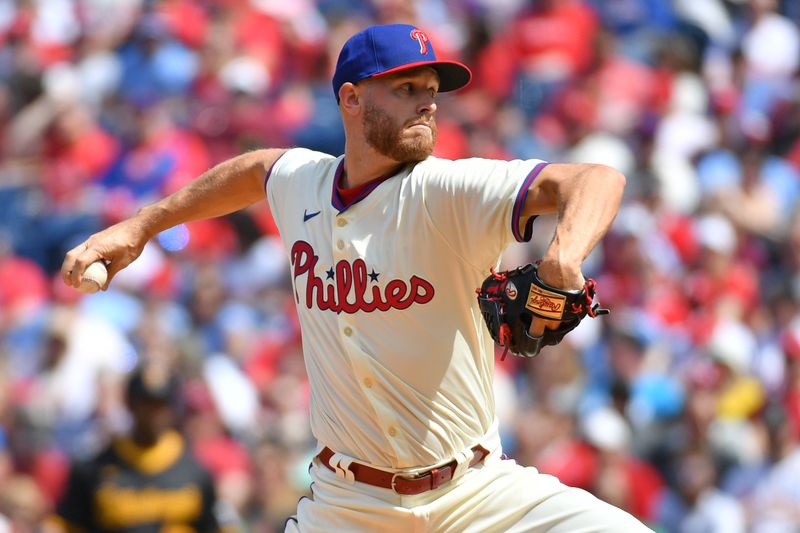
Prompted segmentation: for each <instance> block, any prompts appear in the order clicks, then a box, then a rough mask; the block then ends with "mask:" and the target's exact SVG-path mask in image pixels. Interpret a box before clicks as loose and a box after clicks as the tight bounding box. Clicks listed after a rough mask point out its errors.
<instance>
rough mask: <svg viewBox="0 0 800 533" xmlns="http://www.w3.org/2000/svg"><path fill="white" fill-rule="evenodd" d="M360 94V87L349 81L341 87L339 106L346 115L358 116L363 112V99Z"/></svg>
mask: <svg viewBox="0 0 800 533" xmlns="http://www.w3.org/2000/svg"><path fill="white" fill-rule="evenodd" d="M358 93H359V90H358V87H356V86H355V85H354V84H352V83H350V82H349V81H348V82H346V83H343V84H342V86H341V87H339V105H340V106H341V107H342V110H343V111H344V112H345V113H347V114H349V115H356V114H358V112H359V111H360V110H361V98H360V95H359V94H358Z"/></svg>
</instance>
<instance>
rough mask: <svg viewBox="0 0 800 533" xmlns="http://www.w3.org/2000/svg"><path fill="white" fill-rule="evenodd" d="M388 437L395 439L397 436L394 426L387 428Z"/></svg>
mask: <svg viewBox="0 0 800 533" xmlns="http://www.w3.org/2000/svg"><path fill="white" fill-rule="evenodd" d="M389 436H390V437H396V436H397V430H396V429H395V428H394V426H390V427H389Z"/></svg>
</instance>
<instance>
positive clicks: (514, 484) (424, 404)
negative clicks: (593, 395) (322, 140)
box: [62, 24, 648, 533]
mask: <svg viewBox="0 0 800 533" xmlns="http://www.w3.org/2000/svg"><path fill="white" fill-rule="evenodd" d="M470 78H471V73H470V71H469V70H468V69H467V68H466V67H465V66H463V65H461V64H459V63H455V62H448V61H441V60H437V58H436V56H435V52H434V49H433V43H431V42H430V40H429V38H428V36H427V35H426V34H425V33H424V32H422V31H420V30H419V29H418V28H415V27H413V26H407V25H402V24H392V25H383V26H372V27H369V28H367V29H365V30H364V31H362V32H360V33H358V34H356V35H354V36H353V37H351V38H350V39H349V40H348V41H347V43H346V44H345V45H344V47H343V49H342V51H341V54H340V56H339V60H338V63H337V66H336V72H335V74H334V78H333V90H334V95H335V97H336V99H337V101H338V102H339V109H340V113H341V117H342V120H343V122H344V127H345V133H346V139H347V141H346V148H345V154H344V155H343V156H339V157H334V156H331V155H328V154H323V153H319V152H313V151H310V150H306V149H301V148H295V149H290V150H283V149H265V150H259V151H254V152H251V153H247V154H244V155H241V156H239V157H236V158H233V159H231V160H228V161H226V162H223V163H221V164H219V165H218V166H216V167H214V168H213V169H211V170H209V171H208V172H206V173H204V174H203V175H201V176H200V177H199V178H198V179H197V180H195V181H194V182H193V183H191V184H189V185H188V186H186V187H185V188H184V189H181V190H179V191H178V192H176V193H174V194H172V195H171V196H169V197H167V198H164V199H163V200H161V201H159V202H157V203H155V204H153V205H151V206H148V207H145V208H143V209H142V210H140V212H139V213H138V214H137V215H136V216H134V217H132V218H131V219H128V220H125V221H123V222H121V223H119V224H117V225H114V226H111V227H110V228H108V229H106V230H104V231H102V232H100V233H97V234H95V235H93V236H91V237H90V238H89V239H88V240H87V241H86V242H85V243H83V244H81V245H80V246H78V247H76V248H75V249H73V250H72V251H70V252H69V253H68V254H67V256H66V258H65V260H64V263H63V266H62V276H63V279H64V281H65V282H66V283H67V284H68V285H71V286H73V287H78V286H79V285H80V282H81V274H82V272H83V271H84V269H85V268H86V267H87V266H88V265H89V264H91V263H92V262H94V261H97V260H100V259H103V260H105V261H106V262H108V263H109V281H108V282H107V283H110V281H111V279H113V277H114V275H115V274H116V273H117V272H119V271H120V270H121V269H123V268H125V267H126V266H127V265H128V264H130V263H131V262H132V261H133V260H134V259H136V257H138V255H139V254H140V253H141V251H142V249H143V247H144V245H145V243H146V242H147V241H148V240H149V239H150V238H152V237H154V236H155V235H156V234H157V233H159V232H160V231H163V230H165V229H167V228H170V227H172V226H174V225H177V224H180V223H183V222H187V221H190V220H196V219H201V218H208V217H216V216H220V215H224V214H227V213H230V212H232V211H235V210H238V209H242V208H244V207H246V206H248V205H250V204H252V203H254V202H257V201H259V200H261V199H262V198H263V195H264V194H265V192H266V196H267V199H268V201H269V205H270V207H271V209H272V213H273V215H274V218H275V220H276V222H277V224H278V228H279V230H280V234H281V237H282V240H283V243H284V245H285V248H286V253H287V255H288V258H289V262H290V268H291V277H292V280H293V286H294V292H295V296H296V304H297V312H298V314H299V317H300V322H301V328H302V334H303V350H304V354H305V362H306V368H307V370H308V376H309V380H310V383H311V428H312V431H313V433H314V435H315V437H316V438H317V440H318V442H319V447H318V452H319V453H318V455H317V456H316V457H315V459H314V461H313V464H312V468H311V474H312V477H313V480H314V484H313V486H312V489H313V490H312V492H313V498H309V499H303V500H301V501H300V503H299V504H298V509H297V514H296V516H294V517H292V518H291V519H289V520H288V521H287V525H286V531H290V532H292V531H303V532H306V531H314V532H317V531H319V532H323V531H324V532H347V533H352V532H357V531H364V532H370V531H372V532H374V531H380V532H383V533H389V532H408V531H432V532H440V531H442V532H443V531H450V532H464V531H470V532H481V533H485V532H493V531H496V532H500V531H517V532H521V531H552V532H577V531H582V532H589V531H598V532H599V531H608V532H610V531H625V532H636V531H648V529H647V528H646V527H645V526H643V525H642V524H641V523H640V522H638V521H637V520H636V519H635V518H634V517H632V516H631V515H629V514H627V513H625V512H623V511H621V510H619V509H617V508H615V507H612V506H611V505H608V504H606V503H604V502H602V501H600V500H598V499H596V498H595V497H593V496H592V495H590V494H589V493H587V492H585V491H582V490H578V489H575V488H570V487H567V486H565V485H563V484H561V483H560V482H559V481H558V480H557V479H555V478H553V477H551V476H547V475H542V474H540V473H539V472H538V471H537V470H536V469H535V468H533V467H523V466H520V465H517V464H516V463H515V462H514V461H511V460H508V459H504V457H503V454H502V450H501V447H500V440H499V437H498V427H497V418H496V416H495V404H494V398H493V396H492V376H493V368H494V348H493V342H492V339H491V338H490V336H489V333H488V331H487V330H486V327H485V326H484V324H483V321H482V318H481V313H480V310H479V309H478V305H477V302H476V299H475V289H476V288H477V287H478V286H480V284H481V281H482V280H483V279H484V277H485V276H486V275H487V274H488V272H489V269H490V268H492V267H497V265H498V263H499V258H500V255H501V253H502V252H503V250H504V249H505V248H506V246H507V245H508V244H509V243H511V242H513V241H526V240H528V239H529V238H530V235H531V224H532V220H533V217H535V216H536V215H539V214H542V213H552V212H556V213H557V214H558V224H557V227H556V230H555V235H554V237H553V240H552V243H551V244H550V246H549V248H548V249H547V252H546V254H545V257H544V258H543V260H542V262H541V264H540V266H539V276H540V278H541V279H542V280H543V281H545V282H546V283H547V284H549V285H551V286H553V287H557V288H562V289H576V288H579V287H581V286H583V285H584V279H583V276H582V274H581V263H582V262H583V260H584V259H585V257H586V256H587V255H588V253H589V252H590V250H591V249H592V248H593V247H594V245H595V244H596V243H597V242H598V240H599V239H600V238H601V237H602V236H603V235H604V234H605V232H606V231H607V229H608V227H609V225H610V224H611V221H612V220H613V218H614V216H615V214H616V212H617V209H618V207H619V203H620V199H621V196H622V191H623V188H624V184H625V178H624V177H623V176H622V175H620V174H619V173H618V172H616V171H614V170H612V169H610V168H607V167H603V166H598V165H564V164H549V165H548V164H547V163H545V162H542V161H536V160H532V161H495V160H485V159H467V160H460V161H449V160H444V159H437V158H435V157H432V156H431V153H432V150H433V146H434V142H435V140H436V122H435V118H434V117H435V113H436V98H437V94H438V93H440V92H443V91H452V90H455V89H458V88H460V87H463V86H464V85H466V84H467V83H468V82H469V81H470ZM106 287H107V284H106ZM550 325H552V324H550ZM547 326H548V323H547V322H546V321H544V320H542V319H534V320H533V322H532V323H531V326H530V330H529V331H530V334H531V335H541V334H542V333H543V332H544V329H545V327H547Z"/></svg>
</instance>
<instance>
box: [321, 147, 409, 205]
mask: <svg viewBox="0 0 800 533" xmlns="http://www.w3.org/2000/svg"><path fill="white" fill-rule="evenodd" d="M402 168H403V167H400V168H399V169H397V170H394V171H392V172H390V173H389V174H385V175H383V176H380V177H378V178H375V179H373V180H370V181H368V182H367V183H364V184H362V185H359V186H358V187H354V188H353V189H348V190H347V193H346V194H345V195H344V197H343V195H342V194H340V193H339V190H340V187H339V183H340V182H341V180H342V176H343V175H344V158H342V160H341V161H339V165H338V166H337V167H336V173H335V174H334V175H333V185H332V186H331V189H332V190H331V205H332V206H333V208H334V209H336V210H337V211H338V212H339V214H341V213H344V212H345V211H347V210H348V209H349V208H350V207H351V206H353V205H355V204H357V203H358V202H360V201H361V200H363V199H364V198H366V197H367V196H369V194H370V193H371V192H372V191H374V190H375V189H376V188H377V187H378V186H379V185H380V184H381V183H383V182H384V181H386V180H388V179H389V178H391V177H393V176H396V175H397V174H398V172H400V170H401V169H402Z"/></svg>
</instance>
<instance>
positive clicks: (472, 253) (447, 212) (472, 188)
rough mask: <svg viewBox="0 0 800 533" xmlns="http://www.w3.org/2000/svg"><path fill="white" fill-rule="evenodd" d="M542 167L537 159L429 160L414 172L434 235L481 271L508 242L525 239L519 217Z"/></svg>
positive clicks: (527, 232)
mask: <svg viewBox="0 0 800 533" xmlns="http://www.w3.org/2000/svg"><path fill="white" fill-rule="evenodd" d="M545 166H547V163H546V162H544V161H541V160H527V161H522V160H514V161H500V160H492V159H478V158H473V159H461V160H458V161H449V160H445V159H436V158H431V159H428V160H427V161H425V162H423V163H421V164H420V165H418V168H417V169H415V172H419V173H421V176H419V179H421V180H422V183H423V197H424V203H425V209H426V213H427V216H428V217H429V219H430V221H431V223H432V224H433V226H434V227H435V229H436V231H438V232H440V233H441V234H442V235H443V237H444V238H445V240H446V241H447V242H448V243H449V244H450V245H451V247H452V248H453V250H455V251H456V252H457V253H459V254H460V255H461V256H462V257H463V258H464V260H466V261H467V262H469V263H472V264H473V265H474V266H476V268H479V269H485V268H486V267H487V265H491V264H493V263H495V262H496V261H497V258H498V257H499V256H500V254H501V253H502V251H503V250H504V249H505V248H506V247H507V246H508V245H509V244H510V243H512V242H514V241H517V242H527V241H529V240H530V238H531V223H532V220H527V219H525V218H524V217H522V208H523V206H524V204H525V198H526V197H527V193H528V189H529V188H530V186H531V184H532V183H533V182H534V180H535V179H536V176H538V175H539V173H540V172H541V171H542V169H544V167H545Z"/></svg>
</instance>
